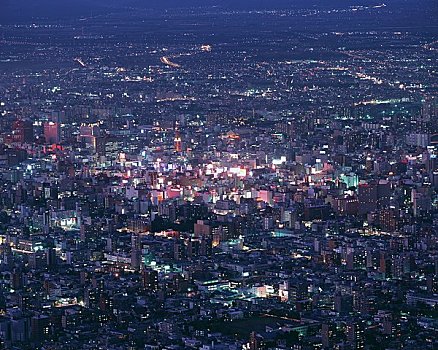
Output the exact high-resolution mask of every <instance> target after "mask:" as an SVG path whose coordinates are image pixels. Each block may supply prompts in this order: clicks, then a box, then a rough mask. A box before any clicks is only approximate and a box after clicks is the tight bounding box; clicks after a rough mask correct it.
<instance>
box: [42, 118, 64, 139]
mask: <svg viewBox="0 0 438 350" xmlns="http://www.w3.org/2000/svg"><path fill="white" fill-rule="evenodd" d="M44 137H45V139H46V143H48V144H57V143H59V142H60V141H61V138H60V125H59V124H58V123H54V122H47V123H44Z"/></svg>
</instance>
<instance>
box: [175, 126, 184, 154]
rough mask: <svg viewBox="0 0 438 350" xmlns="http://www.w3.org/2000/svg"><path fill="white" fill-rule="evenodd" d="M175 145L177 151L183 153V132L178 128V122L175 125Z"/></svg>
mask: <svg viewBox="0 0 438 350" xmlns="http://www.w3.org/2000/svg"><path fill="white" fill-rule="evenodd" d="M173 141H174V142H173V147H174V149H175V152H177V153H181V152H182V143H181V134H180V132H179V130H178V123H177V124H176V126H175V138H174V140H173Z"/></svg>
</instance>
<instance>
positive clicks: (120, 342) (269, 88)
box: [0, 6, 438, 350]
mask: <svg viewBox="0 0 438 350" xmlns="http://www.w3.org/2000/svg"><path fill="white" fill-rule="evenodd" d="M385 7H386V6H383V7H376V8H374V7H373V8H363V9H362V8H360V10H361V11H371V10H372V11H377V10H379V11H383V9H384V8H385ZM349 11H350V10H349ZM351 11H357V10H351ZM351 11H350V12H351ZM350 12H348V13H350ZM336 13H338V12H336ZM234 15H235V14H234ZM258 15H260V14H258ZM267 18H270V17H267ZM118 20H119V19H118V18H117V17H116V19H115V21H118ZM136 20H137V19H136V18H135V17H134V19H133V23H136V22H135V21H136ZM175 20H177V19H175ZM197 20H198V21H201V20H200V19H199V18H198V19H197ZM98 21H99V20H97V23H98V24H99V22H98ZM105 21H109V19H108V18H105ZM267 21H269V19H267ZM142 25H143V24H142ZM179 25H181V26H183V24H179ZM184 25H185V24H184ZM133 26H134V24H133ZM97 27H98V26H97ZM5 28H6V29H4V30H6V31H7V30H8V28H7V27H5ZM48 28H49V29H50V28H51V27H37V26H35V27H29V28H27V29H28V30H29V34H28V35H29V37H32V35H33V34H32V33H34V32H33V31H34V30H35V31H37V33H39V32H38V31H39V30H41V31H46V30H49V29H48ZM93 28H94V27H93ZM104 28H106V27H105V26H104ZM130 28H131V27H130ZM184 28H185V27H184ZM50 30H57V31H58V30H59V31H60V34H59V35H60V39H59V45H60V47H61V48H62V50H60V51H59V52H60V53H59V54H60V55H61V54H65V55H67V56H68V53H69V52H70V51H69V50H73V49H74V48H77V47H82V50H83V51H82V52H83V53H84V52H88V53H89V55H90V57H88V59H86V58H85V57H82V58H77V57H76V56H75V60H72V61H73V63H72V64H74V65H75V66H74V68H72V69H69V70H65V71H64V70H63V69H62V68H52V69H48V70H39V68H37V67H35V68H33V69H31V72H28V71H25V70H24V69H23V70H19V71H15V72H13V73H11V72H4V73H2V82H1V83H0V91H1V92H2V93H1V95H0V115H1V117H0V349H45V350H49V349H65V350H69V349H112V350H128V349H129V350H140V349H142V350H143V349H144V350H161V349H168V350H178V349H200V350H225V349H236V350H237V349H247V350H283V349H285V350H286V349H293V350H307V349H338V350H349V349H402V348H403V349H434V348H436V347H437V346H438V343H437V338H438V337H437V335H438V322H437V304H438V275H437V273H438V239H437V238H438V229H437V228H438V211H437V207H438V196H437V194H438V148H437V146H438V103H437V102H438V101H437V98H436V96H435V93H436V80H435V82H433V78H431V76H432V75H433V74H432V73H430V70H429V68H430V67H432V66H433V62H431V60H430V57H431V56H433V55H434V54H433V52H432V51H433V50H435V49H434V48H433V46H427V45H426V46H425V47H423V46H421V47H422V48H423V50H424V52H423V51H419V50H418V48H416V47H414V48H412V47H410V46H409V45H408V43H411V41H414V42H415V40H416V37H415V36H414V37H412V36H411V35H410V34H409V33H407V32H406V33H387V32H384V33H383V34H382V35H383V36H384V37H385V42H393V41H397V42H400V43H403V44H406V48H404V49H403V50H413V51H415V57H414V58H411V59H409V60H407V59H406V60H403V59H398V58H397V59H396V58H394V59H390V60H388V62H387V63H385V62H381V61H379V60H378V57H379V55H382V52H379V51H373V50H368V51H366V50H361V49H357V50H347V49H346V48H345V47H344V48H342V49H334V48H333V47H337V46H339V45H340V44H339V40H341V41H342V43H343V44H345V45H346V46H347V47H348V46H349V45H350V46H352V47H354V46H355V45H358V44H357V43H358V41H360V40H362V39H363V38H366V39H367V40H369V38H370V36H371V37H373V38H374V39H373V40H377V39H376V34H373V33H372V32H366V33H361V32H344V33H321V34H300V35H302V36H303V37H302V38H300V36H298V39H290V40H297V42H296V45H297V47H296V49H297V50H298V46H300V45H299V44H300V40H303V42H301V44H302V46H301V47H300V48H299V50H301V48H302V47H305V49H304V50H303V51H300V52H299V54H300V55H312V57H314V56H315V55H316V56H315V57H316V58H312V59H301V58H297V59H296V60H292V61H284V60H280V61H277V60H271V61H264V60H258V59H257V57H258V56H257V54H254V56H251V52H249V51H245V50H244V49H245V48H246V49H248V47H249V46H251V45H254V42H252V43H248V41H247V38H246V37H242V38H239V41H238V45H239V46H240V47H239V48H238V49H236V48H233V45H237V43H236V42H235V41H230V43H229V44H228V45H230V48H229V49H226V47H227V46H226V45H225V44H224V47H225V49H224V48H223V47H222V48H221V47H219V48H218V47H217V46H215V44H206V43H203V44H202V45H201V44H200V45H192V46H190V45H189V44H188V43H187V42H186V41H184V40H189V39H184V40H182V42H180V43H179V44H178V45H180V46H177V45H176V46H175V47H176V48H175V49H173V50H168V49H166V50H165V49H159V48H152V47H151V48H149V51H148V52H149V53H150V54H151V55H152V56H151V57H149V59H151V60H153V59H154V57H155V58H156V60H155V62H156V63H155V64H154V65H147V67H145V68H142V67H140V66H138V65H137V64H134V63H132V65H129V64H127V65H126V66H127V67H129V68H124V66H122V65H119V64H118V63H114V62H113V61H111V60H112V59H115V58H114V57H113V56H111V55H110V53H109V50H110V48H112V47H114V50H116V51H117V52H118V51H119V50H120V51H123V52H124V54H125V55H126V56H125V57H124V59H128V57H130V58H131V59H135V60H136V59H137V57H138V56H139V55H140V52H141V49H142V48H143V46H142V45H144V44H143V43H142V42H141V40H139V41H136V40H133V42H131V43H125V44H123V45H122V44H120V45H119V44H117V45H115V43H114V40H119V39H118V37H117V36H116V37H114V36H111V35H109V34H107V33H106V32H105V31H103V33H104V34H102V36H95V35H94V34H95V33H94V34H93V35H91V34H90V36H85V35H84V34H82V35H80V36H78V35H76V36H74V39H73V40H72V41H68V40H66V39H65V37H64V35H66V34H65V33H66V32H68V30H69V29H68V28H64V27H62V30H60V28H59V27H58V26H56V27H54V29H50ZM74 30H76V29H74ZM90 30H97V29H90ZM133 32H135V31H134V30H133V29H132V30H131V31H130V33H133ZM118 34H119V35H122V34H123V31H121V32H120V33H118ZM35 35H36V34H35ZM106 35H108V37H107V36H106ZM416 35H417V34H416ZM186 36H187V37H190V35H186ZM29 37H28V38H27V39H26V40H29ZM36 38H38V40H42V39H41V37H39V36H38V35H36ZM104 38H106V39H105V40H108V41H105V40H104ZM327 38H329V39H327ZM270 39H272V38H270ZM270 39H269V38H266V37H264V36H263V35H262V34H260V37H259V38H258V39H257V42H258V44H257V45H260V51H262V49H263V48H265V47H271V45H274V46H275V45H277V46H278V45H279V44H278V43H275V42H272V41H271V40H270ZM326 39H327V40H326ZM63 40H66V41H65V42H64V41H63ZM94 40H97V42H101V43H102V44H101V45H102V46H99V47H95V46H92V45H90V46H89V47H88V48H87V46H86V45H85V44H86V43H87V42H89V41H94ZM163 40H164V39H163ZM168 40H171V39H168ZM221 40H226V39H221ZM285 40H286V39H285ZM288 40H289V39H288ZM309 40H310V43H309ZM72 43H73V44H72ZM78 43H79V44H78ZM287 43H288V45H289V44H291V42H289V41H287ZM6 44H8V42H7V41H6ZM332 44H333V47H332ZM8 45H12V46H11V47H9V46H8V47H9V48H10V50H11V51H12V47H13V45H18V46H20V45H28V42H27V41H25V39H20V38H18V39H16V41H14V42H13V43H9V44H8ZM36 45H38V42H37V43H36ZM46 45H48V44H46ZM82 45H83V46H82ZM105 45H107V46H105ZM257 45H256V46H257ZM309 45H312V46H315V49H313V48H312V50H310V46H309ZM400 45H401V44H400ZM422 45H423V44H422ZM242 47H243V49H242ZM379 47H380V46H379ZM386 47H387V48H385V50H387V51H388V52H392V53H393V55H394V57H396V53H397V52H396V50H399V49H400V48H399V46H394V47H392V46H391V45H389V46H386ZM182 49H184V50H185V51H182ZM17 50H18V49H17ZM63 50H64V51H63ZM87 50H88V51H87ZM254 50H255V49H254ZM285 50H289V49H285ZM291 50H292V51H294V50H295V49H291ZM381 50H384V49H383V48H382V49H381ZM256 51H257V50H256ZM292 51H291V52H292ZM97 52H99V55H102V56H105V55H108V57H105V58H104V57H97ZM104 52H105V55H104V54H103V53H104ZM287 52H289V51H287ZM291 52H289V53H290V54H291V55H292V56H293V55H294V54H293V53H291ZM367 54H368V55H370V56H371V57H372V58H373V59H370V58H369V57H365V56H364V55H367ZM84 55H85V53H84ZM259 55H261V53H259ZM273 55H274V53H273ZM397 57H398V56H397ZM402 57H406V56H402ZM54 59H55V61H56V60H57V59H58V58H57V57H55V58H54ZM64 59H65V57H64ZM122 61H123V60H122ZM125 63H126V62H125ZM420 63H421V69H420V68H418V69H417V70H416V71H415V70H412V71H411V73H410V74H411V75H410V76H409V79H411V81H412V83H409V82H408V81H406V82H404V81H402V80H401V79H403V71H404V70H406V69H407V70H409V69H410V68H412V67H411V66H416V67H419V65H420ZM384 64H387V65H388V66H387V67H386V70H385V68H384V67H383V66H384ZM376 65H377V66H378V67H379V69H376ZM428 67H429V68H428ZM430 69H431V68H430ZM371 71H373V75H371V73H370V72H371ZM41 72H43V73H44V74H42V73H41ZM388 72H394V73H393V74H389V73H388ZM397 74H399V76H397ZM431 74H432V75H431ZM375 75H377V76H378V77H377V78H376V76H375ZM3 78H4V79H3ZM404 79H407V78H406V77H404ZM419 79H420V80H421V81H422V82H423V84H422V85H421V84H420V83H418V82H417V80H419ZM435 79H436V77H435ZM434 84H435V85H434ZM201 86H202V87H201ZM322 101H326V102H324V103H323V102H322Z"/></svg>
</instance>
